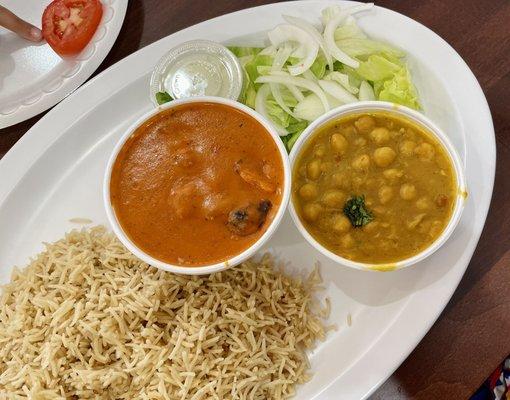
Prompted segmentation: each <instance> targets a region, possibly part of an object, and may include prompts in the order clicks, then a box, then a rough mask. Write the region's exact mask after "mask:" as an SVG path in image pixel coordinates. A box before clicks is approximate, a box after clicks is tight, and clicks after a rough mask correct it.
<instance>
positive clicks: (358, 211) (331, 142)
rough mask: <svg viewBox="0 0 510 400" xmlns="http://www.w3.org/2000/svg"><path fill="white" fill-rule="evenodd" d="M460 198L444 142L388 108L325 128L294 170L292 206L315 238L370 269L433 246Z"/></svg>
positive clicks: (307, 144) (331, 124)
mask: <svg viewBox="0 0 510 400" xmlns="http://www.w3.org/2000/svg"><path fill="white" fill-rule="evenodd" d="M456 195H457V182H456V177H455V172H454V169H453V164H452V161H451V159H450V156H449V155H448V153H447V152H446V150H445V148H444V147H443V145H442V144H441V143H440V142H439V141H438V140H437V139H436V138H435V137H433V136H432V134H431V133H429V132H428V131H426V130H424V129H423V128H422V127H421V126H418V125H416V124H414V123H412V122H411V121H410V120H407V119H404V118H403V117H398V116H396V115H393V114H390V113H387V112H382V111H381V112H370V113H363V114H355V115H349V116H346V117H343V118H340V119H338V120H336V121H333V122H332V123H330V124H328V125H326V126H324V127H322V128H320V129H319V130H318V131H317V132H316V133H315V134H314V136H312V137H311V138H310V139H309V141H308V143H306V144H305V147H303V149H302V150H301V153H300V154H299V155H298V158H297V160H296V163H295V167H294V171H293V190H292V198H293V199H292V201H293V204H294V207H295V209H296V212H297V214H298V216H299V218H300V219H301V221H302V222H303V224H304V226H305V228H306V229H307V230H308V231H309V233H310V234H311V235H312V236H313V237H314V238H315V239H316V240H317V241H318V242H319V243H320V244H322V245H323V246H324V247H326V248H327V249H329V250H330V251H332V252H333V253H335V254H338V255H339V256H341V257H344V258H347V259H350V260H352V261H357V262H363V263H368V264H390V263H395V262H398V261H401V260H404V259H407V258H409V257H412V256H414V255H416V254H418V253H420V252H421V251H422V250H424V249H425V248H427V247H428V246H429V245H431V244H432V242H434V241H435V240H436V239H437V238H438V237H439V236H440V234H441V233H442V232H443V230H444V229H445V227H446V225H447V224H448V222H449V220H450V217H451V215H452V211H453V208H454V205H455V201H456Z"/></svg>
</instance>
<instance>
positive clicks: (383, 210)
mask: <svg viewBox="0 0 510 400" xmlns="http://www.w3.org/2000/svg"><path fill="white" fill-rule="evenodd" d="M372 211H373V212H374V214H375V215H384V214H386V211H387V210H386V207H382V206H377V207H372Z"/></svg>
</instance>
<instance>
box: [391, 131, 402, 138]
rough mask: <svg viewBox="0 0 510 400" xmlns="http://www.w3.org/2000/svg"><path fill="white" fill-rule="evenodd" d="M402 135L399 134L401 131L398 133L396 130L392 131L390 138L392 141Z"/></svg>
mask: <svg viewBox="0 0 510 400" xmlns="http://www.w3.org/2000/svg"><path fill="white" fill-rule="evenodd" d="M401 135H402V134H401V133H400V132H399V131H396V130H391V131H390V137H391V138H392V139H397V138H398V137H399V136H401Z"/></svg>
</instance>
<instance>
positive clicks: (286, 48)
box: [271, 43, 292, 71]
mask: <svg viewBox="0 0 510 400" xmlns="http://www.w3.org/2000/svg"><path fill="white" fill-rule="evenodd" d="M291 53H292V46H291V45H290V44H288V43H286V44H284V45H283V46H282V47H280V48H279V49H278V51H277V52H276V56H275V57H274V60H273V65H271V70H272V71H280V70H281V69H282V68H283V66H284V65H285V63H286V62H287V60H288V59H289V57H290V54H291Z"/></svg>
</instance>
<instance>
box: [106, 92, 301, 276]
mask: <svg viewBox="0 0 510 400" xmlns="http://www.w3.org/2000/svg"><path fill="white" fill-rule="evenodd" d="M192 103H215V104H223V105H227V106H230V107H232V108H235V109H237V110H239V111H242V112H244V113H246V114H248V115H249V116H251V117H253V118H254V119H255V120H256V121H257V122H259V123H260V124H261V125H262V126H263V127H264V128H265V129H266V130H267V132H269V134H270V135H271V137H272V138H273V141H274V142H275V143H276V145H277V147H278V150H279V152H280V156H281V159H282V165H283V173H284V182H283V193H282V197H281V202H280V205H279V207H278V211H277V212H276V214H275V216H274V217H273V220H272V221H271V223H270V225H269V226H268V227H267V229H266V231H265V232H264V234H263V235H262V236H261V237H260V238H258V240H257V241H256V242H255V243H253V244H252V245H251V246H249V247H248V248H246V249H245V250H244V251H243V252H241V253H240V254H237V255H235V256H234V257H231V258H229V259H227V260H226V261H221V262H217V263H213V264H207V265H203V266H197V267H192V266H189V267H188V266H182V265H174V264H170V263H166V262H163V261H161V260H158V259H156V258H154V257H152V256H151V255H149V254H147V253H145V252H144V251H143V250H141V249H140V248H138V246H136V245H135V244H134V243H133V242H132V241H131V240H130V239H129V237H128V236H127V235H126V234H125V233H124V230H123V229H122V227H121V226H120V223H119V221H118V220H117V217H116V215H115V211H114V210H113V207H112V204H111V200H110V178H111V172H112V168H113V164H114V162H115V160H116V159H117V155H118V153H119V151H120V150H121V149H122V147H123V146H124V143H125V142H126V141H127V140H128V139H129V138H130V137H131V135H132V134H133V133H134V131H135V130H136V129H137V128H138V127H139V126H140V125H141V124H142V123H144V122H145V121H147V120H148V119H149V118H151V117H153V116H154V115H156V114H158V113H159V112H161V111H164V110H167V109H171V108H174V107H178V106H181V105H185V104H192ZM290 171H291V169H290V161H289V157H288V154H287V150H286V148H285V145H284V144H283V142H282V140H281V139H280V136H279V135H278V133H277V132H276V130H275V129H274V128H273V126H272V125H271V124H270V123H269V122H268V121H267V120H266V119H265V118H264V117H263V116H262V115H260V114H259V113H257V112H256V111H254V110H252V109H251V108H249V107H247V106H245V105H244V104H241V103H239V102H237V101H235V100H231V99H226V98H222V97H214V96H196V97H189V98H185V99H178V100H172V101H170V102H168V103H165V104H163V105H160V106H158V107H156V108H154V109H152V110H150V111H148V112H146V113H144V114H143V115H142V116H141V117H139V118H138V119H137V120H136V121H135V122H133V123H132V124H131V125H130V126H129V127H128V128H127V129H126V131H125V133H124V134H123V135H122V137H121V138H120V139H119V140H118V141H117V143H116V145H115V147H114V149H113V151H112V152H111V154H110V157H109V159H108V163H107V166H106V169H105V174H104V179H103V203H104V207H105V210H106V215H107V218H108V221H109V222H110V225H111V227H112V229H113V232H114V233H115V235H116V236H117V237H118V238H119V240H120V241H121V242H122V244H123V245H124V246H126V248H127V249H128V250H129V251H130V252H131V253H133V254H134V255H135V256H137V257H138V258H140V259H141V260H142V261H144V262H146V263H148V264H150V265H152V266H154V267H157V268H159V269H162V270H165V271H168V272H173V273H177V274H184V275H205V274H211V273H213V272H218V271H222V270H225V269H228V268H230V267H233V266H236V265H239V264H241V263H242V262H244V261H246V260H247V259H248V258H250V257H251V256H253V255H254V254H255V253H256V252H257V251H259V250H260V248H261V247H262V246H263V245H264V244H265V243H266V242H267V241H268V240H269V239H270V237H271V236H272V235H273V234H274V232H275V231H276V230H277V228H278V226H279V224H280V223H281V221H282V218H283V215H284V213H285V210H286V209H287V205H288V202H289V199H290V188H291V172H290Z"/></svg>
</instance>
